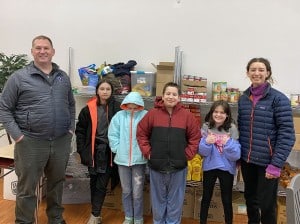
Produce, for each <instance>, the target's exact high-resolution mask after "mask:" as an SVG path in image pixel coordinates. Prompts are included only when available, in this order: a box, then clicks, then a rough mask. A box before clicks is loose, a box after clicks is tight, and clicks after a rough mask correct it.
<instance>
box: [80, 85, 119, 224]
mask: <svg viewBox="0 0 300 224" xmlns="http://www.w3.org/2000/svg"><path fill="white" fill-rule="evenodd" d="M112 93H113V86H112V84H111V83H110V82H109V81H108V80H105V79H102V80H101V81H100V82H99V83H98V85H97V86H96V96H95V97H93V98H91V99H90V100H89V101H88V103H87V106H85V107H84V108H83V109H82V110H81V111H80V113H79V116H78V122H77V124H76V131H75V134H76V142H77V152H78V153H79V155H80V158H81V163H82V164H84V165H86V166H88V170H89V175H90V190H91V204H92V214H91V216H90V219H89V221H88V224H99V223H101V221H102V219H101V216H100V214H101V208H102V205H103V202H104V199H105V195H106V189H107V185H108V182H109V179H110V178H112V180H111V183H112V187H114V186H116V185H117V183H118V180H119V179H118V177H119V176H118V172H117V166H116V165H115V164H113V154H112V152H111V150H110V148H109V144H108V137H107V131H108V125H109V122H110V120H111V118H112V117H113V115H114V114H115V113H116V112H118V111H119V110H120V103H119V102H117V101H115V99H114V97H113V95H112Z"/></svg>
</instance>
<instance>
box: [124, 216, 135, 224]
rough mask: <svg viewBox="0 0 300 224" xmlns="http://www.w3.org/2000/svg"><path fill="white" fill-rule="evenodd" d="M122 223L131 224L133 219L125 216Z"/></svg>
mask: <svg viewBox="0 0 300 224" xmlns="http://www.w3.org/2000/svg"><path fill="white" fill-rule="evenodd" d="M122 224H133V219H129V218H126V217H125V220H124V222H123V223H122Z"/></svg>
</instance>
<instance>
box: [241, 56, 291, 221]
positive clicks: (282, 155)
mask: <svg viewBox="0 0 300 224" xmlns="http://www.w3.org/2000/svg"><path fill="white" fill-rule="evenodd" d="M271 75H272V70H271V66H270V63H269V61H268V60H267V59H264V58H253V59H251V60H250V61H249V63H248V65H247V76H248V77H249V79H250V81H251V86H250V87H249V88H248V89H247V90H246V91H245V92H244V93H243V95H242V96H241V97H240V99H239V103H238V108H239V109H238V127H239V132H240V137H239V141H240V144H241V171H242V175H243V179H244V183H245V193H244V196H245V199H246V205H247V214H248V223H262V224H266V223H268V224H276V200H277V187H278V179H279V177H280V171H281V168H282V167H283V165H284V163H285V161H286V159H287V157H288V155H289V153H290V151H291V149H292V147H293V145H294V142H295V131H294V125H293V117H292V110H291V106H290V101H289V99H288V98H287V97H286V96H285V95H284V94H283V93H281V92H279V91H278V90H276V89H274V88H272V87H271V83H272V78H271Z"/></svg>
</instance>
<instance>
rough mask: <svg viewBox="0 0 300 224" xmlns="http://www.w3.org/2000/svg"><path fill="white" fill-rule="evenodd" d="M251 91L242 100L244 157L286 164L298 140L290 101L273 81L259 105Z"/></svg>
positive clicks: (240, 118)
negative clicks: (275, 87) (276, 87)
mask: <svg viewBox="0 0 300 224" xmlns="http://www.w3.org/2000/svg"><path fill="white" fill-rule="evenodd" d="M250 95H251V94H250V88H248V89H247V90H246V91H245V92H244V94H243V95H242V96H241V97H240V99H239V102H238V127H239V132H240V137H239V141H240V144H241V158H242V159H243V160H244V161H246V162H249V163H253V164H256V165H260V166H267V165H268V164H272V165H274V166H276V167H279V168H282V167H283V165H284V162H285V161H286V159H287V157H288V155H289V153H290V151H291V149H292V147H293V145H294V143H295V131H294V125H293V117H292V109H291V105H290V101H289V99H288V98H287V97H286V96H285V95H284V94H283V93H281V92H279V91H278V90H276V89H274V88H272V87H271V86H270V85H268V86H267V88H266V90H265V93H264V95H263V97H262V98H261V99H260V100H259V101H258V102H257V104H256V105H255V106H254V105H253V103H252V97H251V96H250Z"/></svg>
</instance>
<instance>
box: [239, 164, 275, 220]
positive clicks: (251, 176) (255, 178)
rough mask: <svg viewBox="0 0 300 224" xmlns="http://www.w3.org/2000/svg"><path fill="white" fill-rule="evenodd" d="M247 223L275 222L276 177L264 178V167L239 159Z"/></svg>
mask: <svg viewBox="0 0 300 224" xmlns="http://www.w3.org/2000/svg"><path fill="white" fill-rule="evenodd" d="M241 171H242V175H243V179H244V184H245V192H244V197H245V200H246V205H247V214H248V223H249V224H259V223H262V224H276V223H277V217H276V213H277V211H276V210H277V204H276V203H277V189H278V178H277V179H266V178H265V173H266V167H263V166H258V165H255V164H251V163H246V162H245V161H243V160H242V161H241Z"/></svg>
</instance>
